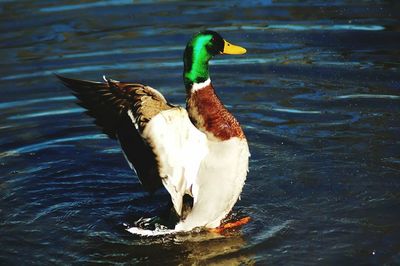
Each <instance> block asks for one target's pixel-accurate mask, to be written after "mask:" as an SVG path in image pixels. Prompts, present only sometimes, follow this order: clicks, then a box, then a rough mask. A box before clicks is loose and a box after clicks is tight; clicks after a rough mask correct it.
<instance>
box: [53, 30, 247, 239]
mask: <svg viewBox="0 0 400 266" xmlns="http://www.w3.org/2000/svg"><path fill="white" fill-rule="evenodd" d="M244 53H246V49H245V48H243V47H241V46H238V45H234V44H232V43H230V42H228V41H227V40H225V39H224V38H222V37H221V35H220V34H219V33H217V32H215V31H211V30H205V31H201V32H199V33H197V34H194V35H193V36H192V38H191V39H190V40H189V42H188V43H187V45H186V48H185V50H184V54H183V61H184V71H183V81H184V86H185V90H186V108H184V107H181V106H177V105H174V104H171V103H170V102H168V101H167V100H166V98H165V97H164V96H163V95H162V94H161V93H160V92H159V91H157V90H156V89H154V88H152V87H150V86H148V85H144V84H139V83H134V82H133V83H132V82H120V81H117V80H114V79H111V78H106V77H105V76H103V79H104V80H103V81H100V82H98V81H89V80H81V79H73V78H68V77H64V76H61V75H57V74H56V75H57V77H58V78H59V79H60V80H61V82H62V83H63V84H64V85H65V86H66V87H68V88H70V89H71V90H72V93H73V94H74V95H75V96H76V98H77V99H78V104H79V105H80V106H81V107H83V108H85V109H86V110H87V111H86V113H87V114H88V115H89V116H91V117H93V118H94V119H95V121H94V122H95V124H96V125H97V126H98V127H99V128H100V129H101V130H102V132H103V133H104V134H106V135H107V136H108V137H109V138H111V139H115V140H117V141H118V142H119V144H120V146H121V150H122V152H123V154H124V157H125V159H126V160H127V162H128V164H129V166H130V167H131V168H132V169H133V171H134V172H135V173H136V176H137V177H138V178H139V181H140V183H141V184H142V186H143V188H144V190H146V191H148V192H150V193H153V192H154V191H156V190H158V189H160V188H162V187H164V188H165V189H166V190H167V191H168V193H169V195H170V199H171V203H172V204H171V205H172V206H173V208H171V209H172V210H173V211H174V212H175V214H176V216H177V217H178V219H177V222H176V223H175V224H174V225H173V226H172V228H173V229H174V230H175V231H190V230H193V229H195V228H209V229H212V228H214V229H215V228H219V227H220V226H221V223H222V221H223V220H224V219H225V218H226V217H227V216H228V214H229V213H230V212H231V210H232V208H233V207H234V205H235V204H236V202H237V201H238V199H239V198H240V194H241V192H242V189H243V186H244V183H245V180H246V176H247V173H248V169H249V167H248V165H249V157H250V152H249V146H248V142H247V139H246V137H245V134H244V132H243V129H242V127H241V126H240V124H239V122H238V121H237V119H236V118H235V117H234V116H233V115H232V113H230V112H229V110H228V109H227V108H226V107H225V106H224V104H223V103H222V102H221V99H220V98H219V97H218V95H217V93H216V91H215V89H214V86H213V84H212V82H211V78H210V74H209V61H210V60H211V59H212V58H213V57H214V56H219V55H240V54H244ZM188 198H189V199H190V200H189V201H188V200H187V199H188ZM187 202H189V204H187ZM246 221H247V219H246ZM230 226H231V225H230Z"/></svg>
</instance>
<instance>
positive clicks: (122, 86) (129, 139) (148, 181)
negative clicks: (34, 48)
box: [57, 75, 173, 192]
mask: <svg viewBox="0 0 400 266" xmlns="http://www.w3.org/2000/svg"><path fill="white" fill-rule="evenodd" d="M57 77H58V78H59V79H60V80H61V81H62V83H63V84H64V85H65V86H67V87H68V88H70V89H71V90H72V91H73V94H74V95H75V96H76V97H77V98H78V100H79V102H78V104H79V105H80V106H82V107H84V108H85V109H87V111H86V113H87V114H88V115H90V116H92V117H93V118H95V123H96V125H98V126H99V127H100V128H101V129H102V131H103V132H104V133H105V134H107V135H108V136H109V137H110V138H112V139H118V140H119V142H120V144H121V147H122V149H123V151H124V153H125V156H126V159H127V160H128V162H129V163H130V164H131V166H133V167H134V169H135V170H136V173H137V175H138V177H139V179H140V181H141V182H142V185H143V186H144V188H145V189H146V190H148V191H150V192H153V191H154V190H156V189H158V188H159V187H161V186H162V183H161V179H160V176H159V172H158V164H157V161H156V159H155V158H156V157H155V155H154V153H153V151H152V150H151V148H150V147H149V146H148V144H147V143H146V142H145V141H144V140H143V139H142V137H141V135H140V133H141V132H142V130H143V129H144V128H145V126H146V124H147V123H148V122H149V121H150V119H151V118H152V117H154V116H155V115H157V114H158V113H159V112H161V111H163V110H167V109H170V108H172V107H173V106H172V105H170V104H168V103H167V101H166V100H165V98H164V97H163V96H162V95H161V94H160V93H159V92H158V91H157V90H155V89H153V88H151V87H148V86H145V85H142V84H136V83H124V82H119V81H114V80H111V79H108V80H107V82H94V81H87V80H78V79H71V78H66V77H62V76H59V75H57ZM128 111H130V112H131V113H132V116H133V118H134V120H135V121H132V118H131V117H130V116H129V115H128ZM133 122H134V123H133ZM135 124H136V125H135ZM137 129H138V130H139V131H138V130H137Z"/></svg>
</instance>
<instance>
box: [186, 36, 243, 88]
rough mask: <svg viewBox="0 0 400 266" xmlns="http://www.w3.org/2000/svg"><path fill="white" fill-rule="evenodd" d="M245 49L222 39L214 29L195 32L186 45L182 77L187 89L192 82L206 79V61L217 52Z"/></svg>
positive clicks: (230, 52)
mask: <svg viewBox="0 0 400 266" xmlns="http://www.w3.org/2000/svg"><path fill="white" fill-rule="evenodd" d="M245 52H246V49H244V48H242V47H240V46H236V45H233V44H231V43H229V42H227V41H226V40H224V39H223V38H222V37H221V35H219V34H218V33H216V32H215V31H210V30H207V31H202V32H199V33H197V34H195V35H194V36H193V37H192V39H191V40H190V41H189V42H188V44H187V45H186V49H185V53H184V55H183V60H184V65H185V66H184V73H183V78H184V81H185V86H186V88H187V89H189V88H190V87H191V86H192V85H193V83H200V82H204V81H206V80H207V79H208V78H209V77H210V76H209V74H208V61H209V60H210V59H211V58H212V57H213V56H215V55H218V54H244V53H245Z"/></svg>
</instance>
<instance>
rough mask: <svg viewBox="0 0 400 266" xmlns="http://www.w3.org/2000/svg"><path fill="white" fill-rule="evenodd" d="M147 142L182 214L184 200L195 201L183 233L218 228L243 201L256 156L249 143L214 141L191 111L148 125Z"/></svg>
mask: <svg viewBox="0 0 400 266" xmlns="http://www.w3.org/2000/svg"><path fill="white" fill-rule="evenodd" d="M142 136H143V137H144V138H145V139H146V140H147V142H148V143H150V145H151V146H152V148H153V151H154V152H155V154H156V155H157V160H158V162H159V168H160V176H161V177H162V181H163V184H164V186H165V188H166V189H167V191H168V192H169V193H170V195H171V198H172V202H173V204H174V208H175V210H176V212H177V213H178V214H181V210H182V197H183V195H184V194H189V195H192V196H193V199H194V203H193V209H192V211H191V212H190V213H189V214H188V216H187V217H186V219H185V220H183V221H181V222H179V223H178V224H177V225H176V228H175V229H176V230H177V231H189V230H191V229H193V228H195V227H199V226H205V227H209V228H214V227H217V226H219V225H220V222H221V220H222V219H223V218H225V216H226V215H227V214H228V213H229V212H230V210H231V209H232V207H233V205H234V204H235V203H236V201H237V199H238V198H239V196H240V193H241V191H242V187H243V185H244V181H245V179H246V175H247V171H248V157H249V156H250V153H249V148H248V145H247V141H246V140H245V139H240V138H231V139H229V140H226V141H210V140H208V139H207V137H206V135H205V134H204V133H202V132H201V131H199V130H198V129H197V128H196V127H195V126H194V125H193V124H192V123H191V121H190V119H189V116H188V114H187V111H186V110H185V109H183V108H173V109H170V110H166V111H162V112H160V113H159V114H158V115H156V116H155V117H153V118H152V119H151V121H150V122H149V123H148V124H147V125H146V128H145V129H144V131H143V133H142Z"/></svg>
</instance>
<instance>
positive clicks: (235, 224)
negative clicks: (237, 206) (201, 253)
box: [210, 216, 251, 233]
mask: <svg viewBox="0 0 400 266" xmlns="http://www.w3.org/2000/svg"><path fill="white" fill-rule="evenodd" d="M250 220H251V218H250V217H249V216H246V217H243V218H241V219H239V220H237V221H234V222H228V223H226V224H221V225H220V226H219V227H217V228H212V229H210V232H213V233H222V232H224V231H225V230H227V229H231V228H235V227H239V226H242V225H245V224H247V223H248V222H250Z"/></svg>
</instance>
